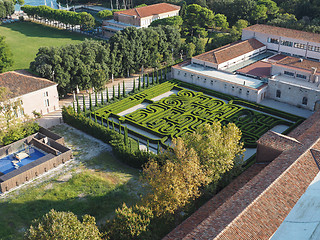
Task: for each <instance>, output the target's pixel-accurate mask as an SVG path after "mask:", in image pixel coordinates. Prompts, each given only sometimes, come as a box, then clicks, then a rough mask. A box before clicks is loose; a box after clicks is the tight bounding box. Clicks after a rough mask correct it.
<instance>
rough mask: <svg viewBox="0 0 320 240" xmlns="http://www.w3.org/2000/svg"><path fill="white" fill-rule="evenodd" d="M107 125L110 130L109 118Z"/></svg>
mask: <svg viewBox="0 0 320 240" xmlns="http://www.w3.org/2000/svg"><path fill="white" fill-rule="evenodd" d="M107 127H108V130H109V129H110V125H109V118H107Z"/></svg>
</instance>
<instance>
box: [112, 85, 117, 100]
mask: <svg viewBox="0 0 320 240" xmlns="http://www.w3.org/2000/svg"><path fill="white" fill-rule="evenodd" d="M112 88H113V92H112V99H113V100H115V99H116V92H115V88H114V85H113V86H112Z"/></svg>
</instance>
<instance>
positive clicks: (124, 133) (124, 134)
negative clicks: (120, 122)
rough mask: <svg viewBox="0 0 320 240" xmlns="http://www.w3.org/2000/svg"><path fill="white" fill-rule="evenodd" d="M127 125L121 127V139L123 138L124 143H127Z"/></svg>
mask: <svg viewBox="0 0 320 240" xmlns="http://www.w3.org/2000/svg"><path fill="white" fill-rule="evenodd" d="M126 130H127V127H126V126H125V127H124V129H123V140H124V145H127V144H128V135H127V131H126Z"/></svg>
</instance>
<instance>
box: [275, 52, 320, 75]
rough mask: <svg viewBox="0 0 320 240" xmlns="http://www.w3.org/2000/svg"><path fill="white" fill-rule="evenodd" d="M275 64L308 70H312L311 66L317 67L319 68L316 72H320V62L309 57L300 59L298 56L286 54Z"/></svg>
mask: <svg viewBox="0 0 320 240" xmlns="http://www.w3.org/2000/svg"><path fill="white" fill-rule="evenodd" d="M273 64H275V65H284V66H288V67H293V68H298V69H303V70H307V71H311V68H316V69H317V71H316V72H317V73H320V62H316V61H312V60H308V59H300V58H296V57H291V56H285V57H283V58H281V59H280V60H278V61H276V62H275V63H273Z"/></svg>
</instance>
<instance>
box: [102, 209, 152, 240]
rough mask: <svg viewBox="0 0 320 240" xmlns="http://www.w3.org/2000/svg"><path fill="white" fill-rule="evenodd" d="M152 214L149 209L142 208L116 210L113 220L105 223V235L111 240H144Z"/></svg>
mask: <svg viewBox="0 0 320 240" xmlns="http://www.w3.org/2000/svg"><path fill="white" fill-rule="evenodd" d="M152 218H153V214H152V211H151V209H149V208H147V207H143V206H137V205H135V206H133V207H127V205H126V204H125V203H124V204H123V205H122V208H118V209H117V210H116V216H115V218H114V219H113V220H111V221H107V223H106V227H105V228H106V230H107V232H106V234H107V236H108V237H110V239H113V240H131V239H145V238H144V235H145V234H144V233H146V232H147V231H148V230H149V226H150V222H151V219H152Z"/></svg>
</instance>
